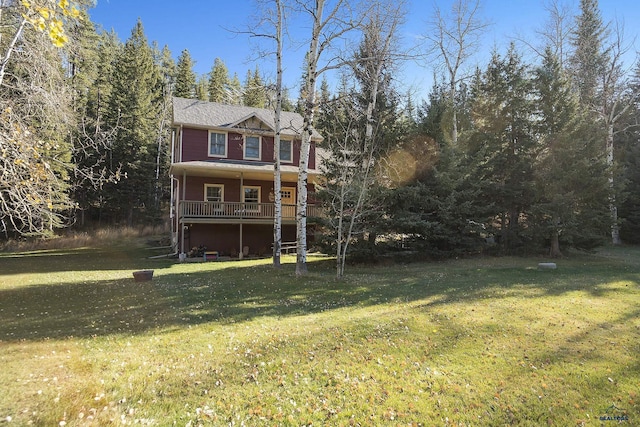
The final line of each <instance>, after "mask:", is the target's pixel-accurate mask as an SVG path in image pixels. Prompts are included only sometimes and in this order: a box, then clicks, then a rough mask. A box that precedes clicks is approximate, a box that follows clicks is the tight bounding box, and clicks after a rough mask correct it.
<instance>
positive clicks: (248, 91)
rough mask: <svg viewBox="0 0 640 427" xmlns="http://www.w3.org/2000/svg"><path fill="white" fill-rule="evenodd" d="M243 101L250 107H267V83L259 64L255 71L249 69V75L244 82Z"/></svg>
mask: <svg viewBox="0 0 640 427" xmlns="http://www.w3.org/2000/svg"><path fill="white" fill-rule="evenodd" d="M243 102H244V105H246V106H248V107H256V108H265V102H266V92H265V85H264V82H263V80H262V77H261V76H260V70H259V69H258V66H257V65H256V68H255V70H254V71H253V72H251V70H249V71H247V77H246V79H245V83H244V96H243Z"/></svg>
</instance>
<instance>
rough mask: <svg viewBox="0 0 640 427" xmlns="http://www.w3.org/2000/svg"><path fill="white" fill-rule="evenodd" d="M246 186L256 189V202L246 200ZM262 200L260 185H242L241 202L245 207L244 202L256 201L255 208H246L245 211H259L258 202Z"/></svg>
mask: <svg viewBox="0 0 640 427" xmlns="http://www.w3.org/2000/svg"><path fill="white" fill-rule="evenodd" d="M247 188H252V189H255V190H258V201H257V202H247V201H246V200H245V198H244V196H245V194H246V193H245V189H247ZM261 201H262V187H260V186H258V185H243V186H242V203H244V204H245V209H247V205H246V203H256V205H257V206H256V208H255V209H247V211H250V212H259V211H260V203H261Z"/></svg>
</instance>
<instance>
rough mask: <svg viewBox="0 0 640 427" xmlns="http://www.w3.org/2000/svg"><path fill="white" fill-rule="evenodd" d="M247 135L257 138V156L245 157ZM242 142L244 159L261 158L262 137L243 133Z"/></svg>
mask: <svg viewBox="0 0 640 427" xmlns="http://www.w3.org/2000/svg"><path fill="white" fill-rule="evenodd" d="M247 137H253V138H258V157H247ZM243 140H244V141H243V144H242V157H243V159H244V160H262V137H261V136H259V135H244V136H243Z"/></svg>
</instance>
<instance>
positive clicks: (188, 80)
mask: <svg viewBox="0 0 640 427" xmlns="http://www.w3.org/2000/svg"><path fill="white" fill-rule="evenodd" d="M193 65H194V62H193V60H192V59H191V54H190V53H189V51H188V50H187V49H185V50H183V51H182V53H180V56H179V57H178V63H177V70H176V73H177V74H176V86H175V89H174V92H173V94H174V96H179V97H182V98H194V97H195V96H196V73H195V72H194V71H193Z"/></svg>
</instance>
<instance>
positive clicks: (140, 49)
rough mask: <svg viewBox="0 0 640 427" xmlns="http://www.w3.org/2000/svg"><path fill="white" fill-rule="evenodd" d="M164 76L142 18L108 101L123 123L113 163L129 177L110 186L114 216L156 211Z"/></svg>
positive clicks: (130, 217) (116, 121) (131, 217)
mask: <svg viewBox="0 0 640 427" xmlns="http://www.w3.org/2000/svg"><path fill="white" fill-rule="evenodd" d="M161 98H162V81H161V79H160V73H159V70H158V67H157V65H156V64H155V62H154V57H153V52H152V50H151V47H150V46H149V44H148V42H147V38H146V36H145V34H144V29H143V26H142V22H140V21H138V22H137V24H136V26H135V27H134V29H133V30H132V32H131V37H130V38H129V39H128V40H127V41H126V43H125V44H124V47H123V49H122V52H121V54H120V55H119V56H118V58H117V59H116V62H115V69H114V75H113V92H112V94H111V99H110V102H109V112H110V114H111V117H110V121H111V125H112V126H114V127H117V128H118V131H117V133H116V136H115V140H114V143H113V151H112V156H113V162H114V163H117V164H121V165H122V174H123V176H124V177H125V179H123V180H121V181H120V183H118V184H117V185H111V186H110V187H109V193H108V194H107V204H106V206H105V207H108V208H109V209H110V210H111V214H112V219H113V220H115V221H126V222H127V223H128V224H130V225H133V223H134V222H135V221H140V220H143V219H149V218H150V217H151V216H152V215H155V214H156V213H155V212H150V209H151V208H152V207H153V206H154V205H155V203H154V195H155V194H156V192H155V168H154V165H155V164H156V157H157V152H156V150H157V146H156V140H157V139H156V138H157V132H158V121H159V120H160V112H159V105H161V102H160V101H161Z"/></svg>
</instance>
